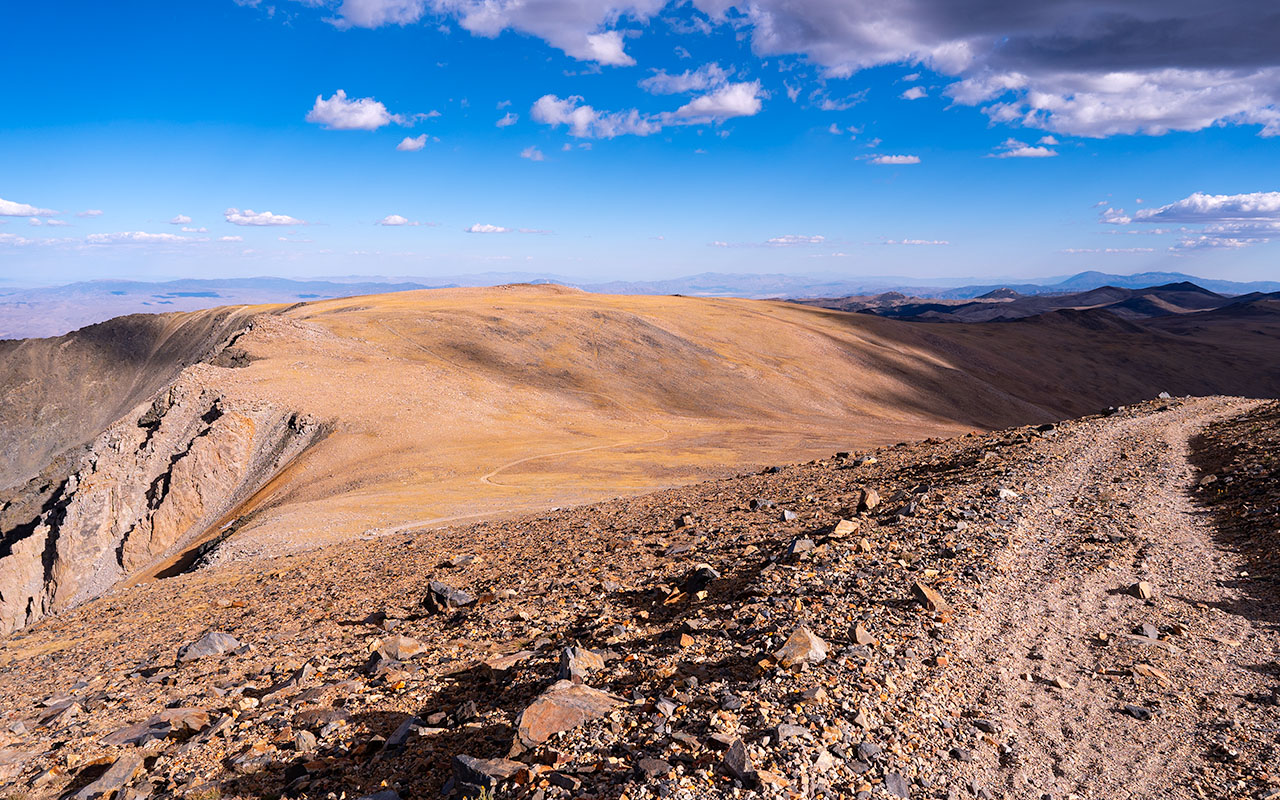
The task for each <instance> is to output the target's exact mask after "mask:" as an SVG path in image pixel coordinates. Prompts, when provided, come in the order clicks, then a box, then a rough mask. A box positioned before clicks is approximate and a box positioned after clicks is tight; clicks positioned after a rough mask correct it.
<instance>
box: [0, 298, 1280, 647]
mask: <svg viewBox="0 0 1280 800" xmlns="http://www.w3.org/2000/svg"><path fill="white" fill-rule="evenodd" d="M1260 308H1261V307H1260ZM1210 314H1218V315H1219V316H1218V317H1213V318H1212V319H1210V318H1209V316H1208V315H1205V320H1204V321H1203V322H1202V323H1201V324H1199V325H1198V326H1195V325H1193V319H1192V318H1193V317H1196V316H1201V315H1187V316H1183V317H1179V318H1178V319H1179V321H1180V323H1181V324H1183V325H1193V327H1190V328H1188V327H1180V328H1176V329H1173V328H1170V329H1165V328H1162V327H1160V326H1158V325H1155V324H1148V323H1144V322H1137V321H1126V320H1122V319H1120V318H1118V317H1116V316H1115V315H1113V314H1110V313H1108V312H1102V311H1059V312H1055V313H1052V314H1047V315H1042V316H1039V317H1033V318H1029V319H1026V320H1022V321H1017V322H1011V323H1002V324H998V325H980V324H975V325H966V324H957V325H948V326H936V325H925V324H914V323H907V322H901V321H896V320H888V319H878V318H875V317H869V316H867V315H855V314H847V313H842V312H837V311H830V310H825V309H817V308H809V307H804V306H799V305H794V304H787V303H774V302H760V301H749V300H724V299H705V298H687V297H647V296H639V297H637V296H627V297H621V296H617V297H615V296H603V295H593V294H587V293H584V292H580V291H576V290H571V289H565V288H562V287H554V286H539V287H533V286H508V287H498V288H492V289H459V290H433V291H423V292H404V293H398V294H393V295H379V296H368V297H357V298H347V299H342V300H330V301H322V302H316V303H309V304H299V305H295V306H260V307H240V308H237V309H234V310H224V311H210V312H197V313H192V314H177V315H165V316H161V317H130V318H123V319H121V320H116V321H113V322H111V323H106V324H104V325H98V326H91V327H90V328H86V329H83V330H81V331H78V332H75V333H72V334H68V335H67V336H64V337H60V338H58V339H52V340H30V341H27V342H20V343H16V344H12V345H8V346H6V348H5V349H3V350H0V386H3V387H4V402H3V404H0V441H3V442H4V443H5V446H6V447H7V448H8V449H10V450H11V451H13V452H18V453H22V454H23V457H22V458H21V459H18V460H14V461H11V462H10V463H8V464H7V465H6V467H5V470H6V471H5V473H4V475H3V480H0V484H5V485H8V486H9V487H10V488H9V489H7V490H5V492H4V494H3V495H0V497H3V499H4V500H5V501H6V502H5V505H4V506H3V507H0V531H2V534H0V585H4V586H6V587H8V591H6V592H4V593H3V599H0V630H12V629H14V628H17V627H22V626H23V625H26V624H29V623H30V622H32V621H34V620H37V619H40V618H41V617H43V616H45V615H47V614H49V613H51V612H55V611H57V610H59V609H62V608H67V607H70V606H74V605H78V604H80V603H83V602H84V601H86V600H87V599H90V598H92V597H95V596H97V595H99V594H101V593H102V592H104V591H106V590H107V589H109V588H110V587H112V586H114V585H117V584H119V583H120V582H122V581H123V582H128V581H138V580H144V579H147V578H151V577H155V576H163V575H171V574H176V573H178V572H181V571H183V570H186V569H188V568H190V567H192V566H193V565H197V564H200V563H217V562H219V561H225V560H239V559H246V558H254V557H277V556H280V555H282V554H286V553H292V552H298V551H301V550H307V549H311V548H315V547H318V546H321V545H324V544H327V543H333V542H338V541H344V540H350V539H353V538H357V537H377V536H383V535H387V534H390V533H393V532H396V531H400V530H407V529H419V528H424V527H430V526H433V525H439V524H443V523H446V522H449V521H454V520H461V519H466V518H476V517H489V516H493V515H497V514H512V513H517V512H522V511H529V510H535V509H545V508H549V507H552V506H563V505H568V504H573V503H580V502H585V501H590V500H598V499H602V498H606V497H612V496H617V495H620V494H634V493H637V492H641V491H645V490H649V489H654V488H658V487H663V486H671V485H678V484H684V483H689V482H691V481H694V480H697V479H700V478H705V477H710V476H717V475H725V474H730V473H733V472H737V471H741V470H743V469H749V468H755V467H759V466H762V465H767V464H771V463H775V462H780V461H796V460H803V459H805V458H809V457H813V456H815V455H817V454H820V453H826V452H829V451H831V450H833V449H841V448H850V447H855V446H856V447H867V446H875V445H881V444H885V443H890V442H895V441H899V440H904V439H919V438H924V437H928V436H944V435H952V434H957V433H962V432H965V431H967V430H971V429H974V428H998V427H1004V426H1008V425H1013V424H1019V423H1027V422H1044V421H1049V420H1055V419H1060V418H1064V417H1069V416H1076V415H1079V414H1082V413H1088V412H1092V411H1096V410H1097V409H1099V408H1101V407H1104V406H1108V405H1113V404H1121V403H1127V402H1131V401H1134V400H1138V399H1141V398H1147V397H1152V396H1154V395H1155V394H1156V393H1158V392H1161V391H1168V392H1171V393H1174V394H1215V393H1221V394H1239V395H1250V396H1259V395H1262V396H1276V395H1278V394H1280V370H1277V367H1276V364H1277V359H1276V358H1275V342H1276V341H1277V338H1276V335H1275V334H1276V333H1277V332H1280V315H1277V314H1275V313H1274V312H1271V311H1269V310H1268V309H1267V308H1261V310H1260V311H1258V313H1257V314H1254V315H1252V316H1248V317H1247V320H1248V321H1247V325H1248V326H1249V330H1250V331H1254V330H1257V331H1263V332H1264V333H1263V334H1262V335H1261V336H1259V335H1258V334H1257V333H1250V335H1249V336H1248V337H1241V336H1240V335H1238V332H1237V331H1238V330H1239V324H1238V323H1235V322H1232V321H1231V319H1232V318H1231V317H1230V315H1227V314H1225V312H1210ZM1170 324H1172V323H1170Z"/></svg>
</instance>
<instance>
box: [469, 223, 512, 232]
mask: <svg viewBox="0 0 1280 800" xmlns="http://www.w3.org/2000/svg"><path fill="white" fill-rule="evenodd" d="M463 230H465V231H466V232H467V233H510V232H511V229H510V228H504V227H502V226H501V225H488V224H485V223H480V222H477V223H476V224H474V225H472V226H471V227H469V228H463Z"/></svg>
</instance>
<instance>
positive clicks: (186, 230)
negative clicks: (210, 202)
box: [182, 225, 209, 233]
mask: <svg viewBox="0 0 1280 800" xmlns="http://www.w3.org/2000/svg"><path fill="white" fill-rule="evenodd" d="M182 232H183V233H208V232H209V229H208V228H189V227H187V226H186V225H183V226H182Z"/></svg>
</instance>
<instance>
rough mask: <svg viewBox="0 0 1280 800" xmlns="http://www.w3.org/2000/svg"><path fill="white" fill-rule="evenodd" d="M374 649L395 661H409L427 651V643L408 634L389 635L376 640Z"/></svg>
mask: <svg viewBox="0 0 1280 800" xmlns="http://www.w3.org/2000/svg"><path fill="white" fill-rule="evenodd" d="M373 649H374V650H376V651H377V652H379V653H381V654H382V655H384V656H386V657H387V658H390V659H392V660H393V661H408V660H409V659H411V658H413V657H415V656H418V655H421V654H422V653H425V652H426V651H427V647H426V645H424V644H423V643H422V642H419V641H418V640H417V639H411V638H409V637H408V636H388V637H387V638H385V639H382V640H380V641H378V642H375V643H374V647H373Z"/></svg>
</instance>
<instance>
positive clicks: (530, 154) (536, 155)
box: [520, 145, 546, 161]
mask: <svg viewBox="0 0 1280 800" xmlns="http://www.w3.org/2000/svg"><path fill="white" fill-rule="evenodd" d="M520 157H521V158H527V159H529V160H530V161H543V160H545V159H546V156H544V155H543V154H542V151H541V150H539V149H538V148H536V147H534V146H533V145H530V146H528V147H526V148H525V149H523V150H521V151H520Z"/></svg>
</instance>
